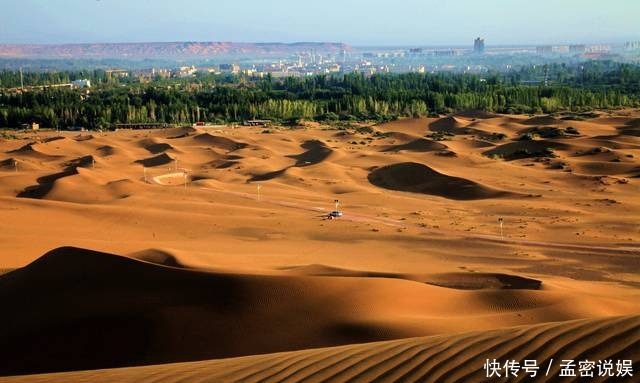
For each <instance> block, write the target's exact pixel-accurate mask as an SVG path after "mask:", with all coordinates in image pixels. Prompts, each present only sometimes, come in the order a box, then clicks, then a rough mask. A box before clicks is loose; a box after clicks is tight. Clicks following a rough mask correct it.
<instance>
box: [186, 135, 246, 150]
mask: <svg viewBox="0 0 640 383" xmlns="http://www.w3.org/2000/svg"><path fill="white" fill-rule="evenodd" d="M192 140H193V142H194V143H197V144H199V145H207V146H210V147H214V148H218V149H223V150H225V151H227V152H232V151H235V150H238V149H242V148H245V147H246V146H247V144H245V143H243V142H236V141H234V140H232V139H230V138H227V137H222V136H216V135H213V134H209V133H201V134H198V135H196V136H193V138H192Z"/></svg>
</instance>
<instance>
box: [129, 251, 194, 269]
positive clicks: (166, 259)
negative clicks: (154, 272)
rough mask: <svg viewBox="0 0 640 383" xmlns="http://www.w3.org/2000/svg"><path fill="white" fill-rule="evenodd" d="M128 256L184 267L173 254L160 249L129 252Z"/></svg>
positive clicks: (163, 264) (159, 263)
mask: <svg viewBox="0 0 640 383" xmlns="http://www.w3.org/2000/svg"><path fill="white" fill-rule="evenodd" d="M129 257H131V258H135V259H139V260H141V261H145V262H150V263H155V264H158V265H162V266H170V267H184V265H183V264H182V262H180V260H178V258H177V257H176V256H175V255H173V254H171V253H169V252H167V251H164V250H160V249H147V250H142V251H136V252H135V253H131V254H129Z"/></svg>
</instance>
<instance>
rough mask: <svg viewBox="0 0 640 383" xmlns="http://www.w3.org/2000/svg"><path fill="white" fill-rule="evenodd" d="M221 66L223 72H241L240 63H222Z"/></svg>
mask: <svg viewBox="0 0 640 383" xmlns="http://www.w3.org/2000/svg"><path fill="white" fill-rule="evenodd" d="M219 68H220V72H222V73H233V74H238V73H240V65H238V64H220V66H219Z"/></svg>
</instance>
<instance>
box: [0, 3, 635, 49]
mask: <svg viewBox="0 0 640 383" xmlns="http://www.w3.org/2000/svg"><path fill="white" fill-rule="evenodd" d="M1 3H2V4H1V7H0V9H2V12H1V13H0V43H2V44H25V43H29V44H31V43H41V44H58V43H99V42H102V43H104V42H159V41H233V42H297V41H330V42H344V43H347V44H350V45H353V46H382V45H402V46H414V45H418V46H437V45H469V44H470V43H472V41H473V39H474V38H475V37H477V36H482V37H484V38H485V39H486V44H487V45H488V46H490V45H509V44H555V43H558V44H559V43H605V42H611V43H619V42H624V41H631V40H640V0H608V1H603V0H483V1H478V0H384V1H379V0H314V1H305V0H234V1H228V0H2V2H1Z"/></svg>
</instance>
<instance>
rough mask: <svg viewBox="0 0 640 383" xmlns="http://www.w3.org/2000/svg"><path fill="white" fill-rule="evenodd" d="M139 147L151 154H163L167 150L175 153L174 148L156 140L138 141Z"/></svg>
mask: <svg viewBox="0 0 640 383" xmlns="http://www.w3.org/2000/svg"><path fill="white" fill-rule="evenodd" d="M139 145H140V146H141V147H143V148H145V149H146V150H148V151H149V153H151V154H159V153H164V152H166V151H168V150H174V151H175V148H174V147H173V146H171V145H169V144H168V143H166V142H162V141H160V140H158V139H145V140H142V141H140V143H139Z"/></svg>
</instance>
